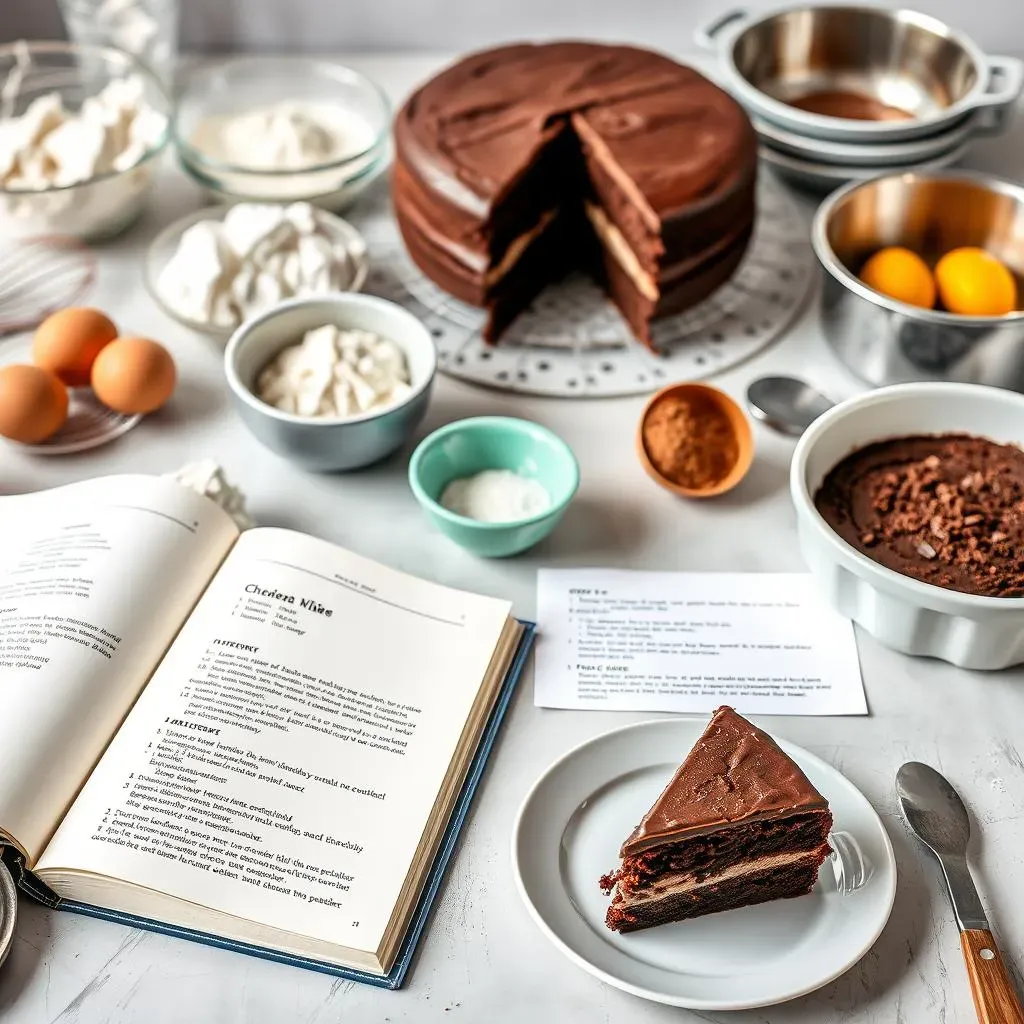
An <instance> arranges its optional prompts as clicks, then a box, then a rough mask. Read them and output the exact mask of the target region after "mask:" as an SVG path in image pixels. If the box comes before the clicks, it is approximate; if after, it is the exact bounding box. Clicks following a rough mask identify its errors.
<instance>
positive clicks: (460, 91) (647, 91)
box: [395, 42, 756, 216]
mask: <svg viewBox="0 0 1024 1024" xmlns="http://www.w3.org/2000/svg"><path fill="white" fill-rule="evenodd" d="M573 113H578V115H579V116H581V117H583V118H584V119H585V120H586V121H587V123H588V124H589V126H590V127H591V128H592V129H593V130H594V131H595V132H596V133H597V134H598V135H599V136H600V137H601V138H602V139H603V140H604V142H605V144H606V145H607V146H608V148H609V150H610V151H611V152H612V154H613V155H614V157H615V158H616V160H617V161H618V162H619V163H620V164H621V166H622V167H623V169H624V170H625V171H626V172H627V173H628V174H629V177H630V179H631V180H632V181H633V183H634V184H635V185H636V187H637V189H638V190H639V192H640V193H642V194H643V195H644V196H645V198H646V199H647V201H648V202H649V204H650V206H651V208H652V209H653V210H654V212H655V213H660V212H662V211H666V210H674V209H678V208H679V207H681V206H683V205H685V204H687V203H689V202H692V201H693V200H695V199H703V198H706V197H708V196H709V195H711V194H712V193H715V192H718V191H721V190H723V188H728V187H729V186H730V185H731V183H732V182H733V181H734V180H735V179H736V178H737V177H740V176H744V175H746V176H749V173H750V170H751V166H752V165H753V163H754V162H755V153H756V138H755V136H754V133H753V130H752V128H751V126H750V122H749V119H748V118H747V116H746V115H745V114H744V112H743V110H742V109H741V108H740V106H739V105H738V104H737V103H736V101H735V100H733V99H732V97H730V96H729V95H728V93H726V92H724V91H723V90H722V89H719V88H718V86H716V85H714V84H713V83H712V82H710V81H708V79H706V78H704V77H703V75H700V74H699V73H698V72H696V71H694V70H693V69H692V68H688V67H684V66H683V65H681V64H677V63H676V62H675V61H673V60H671V59H670V58H668V57H664V56H661V55H660V54H657V53H653V52H651V51H649V50H642V49H638V48H636V47H631V46H609V45H606V44H600V43H583V42H561V43H547V44H540V45H534V44H527V43H521V44H514V45H511V46H502V47H498V48H496V49H493V50H487V51H484V52H481V53H476V54H472V55H471V56H469V57H466V58H464V59H463V60H461V61H459V62H458V63H457V64H454V65H453V66H451V67H449V68H448V69H446V70H445V71H443V72H441V74H439V75H438V76H437V77H436V78H433V79H432V80H431V81H430V82H428V83H427V84H426V85H424V86H423V87H422V88H420V89H419V90H417V92H415V93H414V94H413V96H412V97H411V98H410V99H409V101H408V102H407V103H406V105H405V106H404V107H403V108H402V110H401V111H400V113H399V115H398V118H397V121H396V125H395V136H396V142H397V146H398V153H399V159H400V160H402V161H404V162H406V163H407V164H408V165H409V166H410V167H412V168H415V170H416V172H417V175H418V177H420V178H421V180H423V181H425V182H428V183H429V186H430V187H431V188H432V189H433V190H435V191H437V192H438V193H441V194H442V195H443V196H444V198H445V199H446V200H447V201H448V202H450V203H451V204H452V205H454V206H457V207H461V208H462V209H463V210H465V211H466V212H467V213H471V214H473V215H476V216H480V215H481V214H482V213H483V212H484V211H485V210H486V209H488V208H489V207H490V206H491V204H492V203H493V202H494V201H496V200H497V199H499V198H500V196H501V195H502V194H503V193H504V192H505V191H506V190H507V189H508V188H509V187H510V186H511V185H512V184H514V182H515V180H516V179H517V177H518V175H519V174H520V173H521V171H522V169H523V168H524V167H525V166H527V165H528V164H529V163H530V162H531V161H532V159H533V156H534V154H535V153H536V152H537V150H538V149H539V148H541V147H542V146H544V145H545V144H546V143H547V142H548V141H550V138H551V136H552V133H553V131H555V130H557V122H558V121H559V120H560V119H563V120H564V119H566V118H568V117H569V116H570V115H571V114H573Z"/></svg>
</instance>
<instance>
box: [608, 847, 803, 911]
mask: <svg viewBox="0 0 1024 1024" xmlns="http://www.w3.org/2000/svg"><path fill="white" fill-rule="evenodd" d="M817 857H818V851H817V850H811V851H810V852H808V851H807V850H801V851H800V852H799V853H776V854H774V855H773V856H771V857H759V858H758V859H757V860H745V861H743V862H742V863H740V864H731V865H730V866H729V867H727V868H726V869H725V870H724V871H720V872H719V873H718V874H717V875H709V876H708V877H707V878H702V879H701V880H700V881H698V880H697V879H696V878H694V876H693V875H692V874H681V875H678V876H677V879H678V880H676V881H669V882H665V883H663V884H660V885H655V886H651V888H649V889H643V890H641V891H640V892H639V893H638V894H637V895H636V896H628V895H626V894H625V893H622V891H621V889H620V890H619V895H621V896H622V902H621V903H620V904H619V905H620V906H627V907H638V906H641V905H642V904H644V903H655V902H657V901H658V900H663V899H665V897H666V896H675V895H678V894H679V893H686V892H694V891H696V890H698V889H703V888H706V887H707V886H709V885H720V884H721V883H722V882H728V881H729V880H730V879H733V878H742V877H743V876H744V875H752V874H754V873H755V872H757V871H770V870H771V869H772V868H781V867H785V866H786V865H788V864H796V863H798V862H799V861H802V860H807V861H814V860H816V859H817Z"/></svg>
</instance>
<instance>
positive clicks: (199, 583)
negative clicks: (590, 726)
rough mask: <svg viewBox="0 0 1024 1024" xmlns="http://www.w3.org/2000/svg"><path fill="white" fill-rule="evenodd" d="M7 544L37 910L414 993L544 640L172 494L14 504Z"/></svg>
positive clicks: (435, 592)
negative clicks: (124, 923) (465, 828)
mask: <svg viewBox="0 0 1024 1024" xmlns="http://www.w3.org/2000/svg"><path fill="white" fill-rule="evenodd" d="M0 536H3V537H4V543H3V545H2V547H0V682H2V685H3V706H4V714H3V716H2V717H0V842H2V843H3V844H4V845H5V846H6V847H7V848H8V849H7V856H6V859H7V860H8V862H9V863H11V865H12V866H13V868H14V870H15V873H16V875H18V876H19V877H18V882H19V884H20V885H21V887H22V888H23V889H25V890H26V891H28V892H30V893H31V894H32V895H34V896H36V897H37V898H39V899H42V900H44V901H46V902H48V903H50V904H51V905H53V906H57V907H66V908H68V909H72V910H78V911H82V912H87V913H93V914H97V915H99V916H104V917H111V918H116V919H118V920H128V921H131V922H133V923H135V924H139V925H142V926H144V927H150V928H155V929H157V930H162V931H165V932H170V933H172V934H176V935H184V936H186V937H191V938H196V939H200V940H202V941H207V942H211V943H213V944H216V945H221V946H226V947H229V948H232V949H239V950H242V951H245V952H250V953H254V954H257V955H261V956H266V957H269V958H271V959H277V960H283V961H286V962H289V963H297V964H300V965H303V966H307V967H313V968H316V969H321V970H326V971H329V972H333V973H337V974H340V975H343V976H346V977H352V978H356V979H357V980H361V981H370V982H374V983H376V984H379V985H385V986H388V987H392V988H393V987H397V985H398V984H400V983H401V980H402V976H403V974H404V972H405V969H406V967H407V966H408V962H409V959H410V957H411V955H412V952H413V949H414V946H415V943H416V940H417V938H418V937H419V934H420V932H421V931H422V928H423V926H424V923H425V919H426V916H427V913H428V911H429V907H430V902H431V900H432V898H433V895H434V894H435V893H436V890H437V888H438V886H439V884H440V881H441V876H442V873H443V871H444V867H445V865H446V863H447V861H448V858H449V856H450V854H451V851H452V849H453V847H454V845H455V841H456V838H457V834H458V830H459V826H460V825H461V823H462V820H463V818H464V816H465V814H466V810H467V807H468V804H469V801H470V799H471V797H472V793H473V789H474V787H475V784H476V782H477V781H478V779H479V776H480V774H481V772H482V769H483V765H484V762H485V760H486V756H487V753H488V751H489V749H490V747H491V744H492V742H493V740H494V735H495V732H496V730H497V728H498V725H499V723H500V718H501V715H502V713H503V711H504V709H505V706H506V705H507V702H508V700H509V697H510V695H511V692H512V689H513V687H514V685H515V682H516V679H517V677H518V675H519V672H520V670H521V668H522V664H523V661H524V660H525V657H526V655H527V653H528V649H529V646H530V643H531V641H532V635H533V631H532V627H530V626H524V625H523V624H520V623H518V622H516V621H515V620H514V619H513V618H512V617H511V606H510V604H509V603H508V602H505V601H499V600H495V599H493V598H488V597H478V596H475V595H472V594H467V593H463V592H461V591H457V590H452V589H449V588H447V587H442V586H438V585H436V584H433V583H427V582H424V581H423V580H419V579H415V578H413V577H411V576H407V575H404V574H402V573H400V572H396V571H394V570H392V569H388V568H385V567H383V566H381V565H378V564H376V563H374V562H371V561H368V560H367V559H365V558H361V557H359V556H357V555H354V554H351V553H350V552H347V551H344V550H342V549H340V548H337V547H335V546H333V545H331V544H328V543H326V542H324V541H319V540H314V539H313V538H311V537H307V536H304V535H302V534H299V533H293V532H291V531H288V530H281V529H269V528H268V529H253V530H248V531H245V532H244V533H240V532H239V530H238V528H237V527H236V526H235V524H234V522H233V521H232V520H231V518H230V517H229V516H228V515H227V514H226V513H225V512H224V511H222V510H221V509H220V508H219V507H217V506H216V505H215V504H214V503H213V502H211V501H209V500H208V499H206V498H203V497H201V496H200V495H198V494H196V493H194V492H192V491H190V490H188V489H186V488H185V487H183V486H181V485H180V484H179V483H177V482H175V481H174V480H169V479H164V478H160V477H146V476H123V477H108V478H106V479H100V480H91V481H87V482H84V483H78V484H72V485H70V486H67V487H60V488H57V489H55V490H51V491H44V492H42V493H38V494H28V495H19V496H14V497H3V498H0Z"/></svg>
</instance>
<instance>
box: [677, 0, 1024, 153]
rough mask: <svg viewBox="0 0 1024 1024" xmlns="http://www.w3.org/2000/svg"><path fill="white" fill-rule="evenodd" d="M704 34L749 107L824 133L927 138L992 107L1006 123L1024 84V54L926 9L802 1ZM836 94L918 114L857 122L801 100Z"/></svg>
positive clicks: (725, 18) (718, 23)
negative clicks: (999, 52)
mask: <svg viewBox="0 0 1024 1024" xmlns="http://www.w3.org/2000/svg"><path fill="white" fill-rule="evenodd" d="M697 39H698V41H699V42H702V43H703V44H704V45H706V46H710V47H712V48H714V49H716V50H717V51H718V53H719V56H720V58H721V60H722V64H723V66H724V71H725V77H726V81H725V84H726V85H727V86H728V87H729V88H730V89H731V90H732V91H733V92H734V93H735V94H736V95H737V97H738V98H739V99H740V101H741V102H742V103H743V104H744V105H745V106H746V107H747V108H748V109H750V110H751V111H753V112H754V113H755V114H757V115H759V116H761V117H763V118H765V119H767V120H769V121H772V122H774V123H775V124H778V125H781V126H783V127H786V128H789V129H792V130H793V131H797V132H800V133H801V134H802V135H805V136H811V137H814V138H822V139H837V140H846V141H850V140H854V139H859V140H862V141H874V142H880V141H883V140H884V141H893V140H895V139H909V138H918V137H921V136H925V135H930V134H933V133H935V132H938V131H940V130H943V129H945V128H949V127H951V126H953V125H954V124H957V123H958V122H959V121H961V120H962V119H963V118H964V117H965V116H966V115H967V114H969V113H970V112H971V111H972V110H977V109H979V108H982V107H988V108H990V111H991V115H992V116H993V117H995V119H996V120H997V121H998V120H1000V119H1001V117H1002V115H1003V114H1004V113H1005V111H1006V109H1007V108H1008V106H1009V105H1010V104H1012V103H1013V102H1014V100H1015V99H1016V98H1017V96H1018V95H1019V94H1020V92H1021V87H1022V84H1024V65H1022V63H1021V62H1020V61H1019V60H1016V59H1014V58H1007V57H986V56H985V55H984V54H983V53H982V52H981V51H980V50H979V49H978V47H977V46H975V44H974V43H973V42H971V40H970V39H968V38H967V37H966V36H965V35H963V34H961V33H959V32H957V31H955V30H954V29H951V28H950V27H949V26H948V25H945V24H943V23H942V22H941V21H938V20H937V19H935V18H932V17H929V16H928V15H925V14H919V13H918V12H916V11H907V10H893V11H889V10H885V9H883V8H878V7H854V6H842V7H833V6H823V7H810V6H797V7H789V8H786V9H783V10H779V11H776V12H774V13H771V14H767V15H764V16H762V17H760V18H758V19H757V20H753V21H752V20H750V19H749V17H748V16H747V15H746V14H745V13H744V12H742V11H732V12H729V13H726V14H723V15H721V16H719V17H718V18H716V19H715V20H714V22H712V23H711V24H710V25H708V26H706V27H705V28H703V29H701V30H699V31H698V33H697ZM826 92H837V93H852V94H856V95H858V96H861V97H866V98H868V99H870V100H875V101H877V102H878V103H880V104H882V105H884V106H887V107H893V108H897V109H898V110H901V111H905V112H906V113H907V114H908V115H910V116H909V117H907V118H905V119H897V120H855V119H853V118H851V117H834V116H826V115H823V114H820V113H810V112H808V111H807V110H801V109H799V108H798V107H795V106H793V105H792V104H793V103H794V102H796V101H799V100H801V99H805V98H807V97H808V96H810V95H811V94H814V93H826Z"/></svg>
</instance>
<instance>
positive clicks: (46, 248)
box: [0, 235, 96, 335]
mask: <svg viewBox="0 0 1024 1024" xmlns="http://www.w3.org/2000/svg"><path fill="white" fill-rule="evenodd" d="M95 279H96V257H95V255H94V254H93V253H92V251H91V250H90V249H89V248H88V247H87V246H85V245H83V244H82V243H81V242H79V241H77V240H76V239H74V238H66V237H64V236H62V235H43V236H38V237H34V238H21V239H17V240H12V239H2V240H0V335H4V334H11V333H14V332H15V331H24V330H28V329H30V328H32V327H35V326H36V325H37V324H38V323H40V321H42V320H44V319H45V318H46V317H47V316H49V315H50V313H53V312H55V311H56V310H58V309H63V308H64V307H65V306H73V305H74V304H75V303H76V302H77V301H78V300H80V299H81V298H82V296H83V295H85V294H86V292H88V290H89V288H90V287H91V286H92V283H93V281H95Z"/></svg>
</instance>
